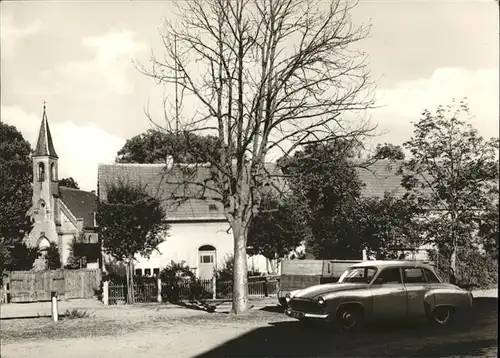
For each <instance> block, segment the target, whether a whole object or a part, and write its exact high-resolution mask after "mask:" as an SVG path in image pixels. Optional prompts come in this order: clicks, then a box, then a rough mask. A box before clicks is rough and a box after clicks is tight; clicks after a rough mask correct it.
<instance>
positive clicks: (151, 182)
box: [98, 160, 404, 221]
mask: <svg viewBox="0 0 500 358" xmlns="http://www.w3.org/2000/svg"><path fill="white" fill-rule="evenodd" d="M398 168H399V165H398V163H397V162H390V161H388V160H381V161H378V162H377V163H375V164H373V165H371V166H370V167H369V168H367V169H364V168H357V170H358V173H359V177H360V179H361V181H362V182H363V183H364V184H365V186H364V187H363V189H362V195H363V196H365V197H382V196H383V195H384V193H385V192H390V193H393V194H394V195H396V196H402V195H403V193H404V189H403V187H401V177H400V176H398V175H397V170H398ZM266 169H267V171H268V172H269V173H271V174H274V175H276V174H279V169H277V166H276V165H275V164H271V163H268V164H266ZM186 176H187V177H188V178H189V179H188V182H189V184H187V185H182V184H181V183H183V182H184V180H183V178H185V177H186ZM210 177H211V171H210V168H209V167H203V166H198V167H194V166H189V165H184V166H174V167H172V168H171V169H166V166H165V164H121V163H120V164H99V167H98V188H99V190H98V191H99V193H98V195H99V200H102V201H106V199H107V192H106V189H107V186H108V185H109V184H112V183H116V182H117V181H118V180H125V181H128V182H130V183H133V184H136V185H137V184H138V185H142V186H144V188H145V189H146V191H147V192H148V193H149V194H150V195H151V196H153V197H156V198H158V199H160V200H161V202H162V203H163V207H164V209H165V211H166V213H167V220H169V221H179V220H186V221H189V220H224V219H225V217H224V208H223V206H222V204H221V202H220V201H219V200H217V199H218V198H220V195H219V194H218V193H217V192H216V191H215V190H210V189H206V190H205V192H203V193H202V192H201V191H200V190H201V189H200V188H201V186H200V185H197V184H196V183H203V182H205V183H206V186H208V187H213V183H212V182H210ZM273 183H274V185H275V186H276V185H278V186H280V187H281V188H283V186H284V180H283V178H281V177H276V178H274V179H273ZM187 196H190V197H191V198H190V199H187V200H184V201H181V202H179V200H176V198H177V199H180V198H185V197H187Z"/></svg>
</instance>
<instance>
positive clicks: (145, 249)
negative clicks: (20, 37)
mask: <svg viewBox="0 0 500 358" xmlns="http://www.w3.org/2000/svg"><path fill="white" fill-rule="evenodd" d="M106 193H107V194H106V195H107V198H106V201H104V202H100V203H99V207H98V212H97V222H98V223H99V235H100V237H101V240H102V246H103V249H104V252H105V253H106V254H109V255H110V256H112V257H113V258H115V259H116V260H119V261H126V262H127V263H128V265H127V286H128V289H127V292H128V297H127V301H128V302H129V303H133V302H134V296H133V289H132V288H133V275H134V269H133V260H134V256H135V255H137V254H140V255H141V256H143V257H149V256H150V255H151V253H152V252H153V251H154V250H156V249H157V247H158V245H159V244H160V243H162V242H163V241H164V237H165V235H166V230H167V229H168V228H169V226H168V225H167V224H165V222H164V219H165V211H164V209H163V207H162V205H161V202H160V201H159V200H158V199H157V198H154V197H152V196H150V195H149V194H148V192H147V191H146V190H145V188H143V187H141V186H139V185H133V184H131V183H127V182H125V181H118V182H117V183H113V184H110V185H108V187H107V189H106Z"/></svg>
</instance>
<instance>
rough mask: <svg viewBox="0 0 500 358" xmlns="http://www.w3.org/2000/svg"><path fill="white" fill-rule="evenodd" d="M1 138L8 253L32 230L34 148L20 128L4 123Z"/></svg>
mask: <svg viewBox="0 0 500 358" xmlns="http://www.w3.org/2000/svg"><path fill="white" fill-rule="evenodd" d="M0 138H1V140H0V200H1V203H2V205H0V244H4V245H5V246H4V250H5V249H6V248H7V247H10V246H12V245H13V244H15V243H19V242H20V241H21V240H22V239H23V238H24V237H25V236H26V235H27V234H28V233H29V232H30V231H31V228H32V222H31V218H30V216H29V210H30V208H31V205H32V193H33V191H32V188H31V183H32V180H33V166H32V163H31V146H30V144H29V143H28V142H27V141H26V140H25V139H24V137H23V135H22V134H21V133H20V132H19V131H18V130H17V129H16V127H14V126H10V125H8V124H5V123H3V122H2V123H0ZM4 254H5V253H4Z"/></svg>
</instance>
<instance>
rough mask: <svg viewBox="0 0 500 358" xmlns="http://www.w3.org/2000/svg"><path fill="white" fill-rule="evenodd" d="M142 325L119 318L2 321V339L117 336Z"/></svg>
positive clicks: (12, 340)
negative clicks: (121, 320)
mask: <svg viewBox="0 0 500 358" xmlns="http://www.w3.org/2000/svg"><path fill="white" fill-rule="evenodd" d="M139 328H140V327H138V326H136V325H130V324H123V323H122V322H120V321H119V320H102V319H86V320H78V319H69V320H61V321H59V322H53V321H52V320H51V319H50V318H33V319H29V320H26V319H23V320H11V321H5V322H2V330H1V332H0V339H1V340H2V342H3V343H8V342H14V341H27V340H40V339H62V338H81V337H100V336H116V335H120V334H123V333H127V332H133V331H135V330H136V329H139Z"/></svg>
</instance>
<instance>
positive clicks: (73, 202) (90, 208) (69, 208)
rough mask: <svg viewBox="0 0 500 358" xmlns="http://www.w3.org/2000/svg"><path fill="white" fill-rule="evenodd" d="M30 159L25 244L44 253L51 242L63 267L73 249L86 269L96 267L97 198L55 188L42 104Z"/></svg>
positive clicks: (56, 167) (51, 146)
mask: <svg viewBox="0 0 500 358" xmlns="http://www.w3.org/2000/svg"><path fill="white" fill-rule="evenodd" d="M32 158H33V159H32V160H33V200H32V203H33V204H32V205H33V206H32V208H31V212H30V215H31V217H32V220H33V228H32V230H31V232H30V234H29V235H28V237H27V241H28V242H27V244H28V245H29V246H31V247H38V248H40V249H41V251H42V253H44V252H46V250H47V248H48V247H49V246H50V244H51V243H55V244H56V245H57V248H58V249H59V254H60V257H61V263H62V265H63V266H65V265H66V264H67V263H68V259H69V258H70V255H71V254H72V251H73V250H74V251H80V253H78V255H79V256H82V255H83V256H85V257H86V265H85V266H86V268H89V269H95V268H100V267H101V255H100V244H99V239H98V234H97V224H96V221H95V213H96V211H97V195H96V194H95V192H87V191H84V190H78V189H73V188H67V187H64V186H61V185H59V182H58V180H59V173H58V171H59V163H58V161H59V157H58V156H57V153H56V150H55V148H54V143H53V141H52V135H51V133H50V128H49V122H48V119H47V112H46V108H45V105H44V107H43V114H42V123H41V125H40V131H39V133H38V140H37V143H36V147H35V150H34V152H33V155H32ZM74 251H73V252H74ZM42 261H43V260H39V261H38V262H37V263H35V268H38V269H44V267H40V265H42V264H41V262H42ZM42 266H43V265H42Z"/></svg>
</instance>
